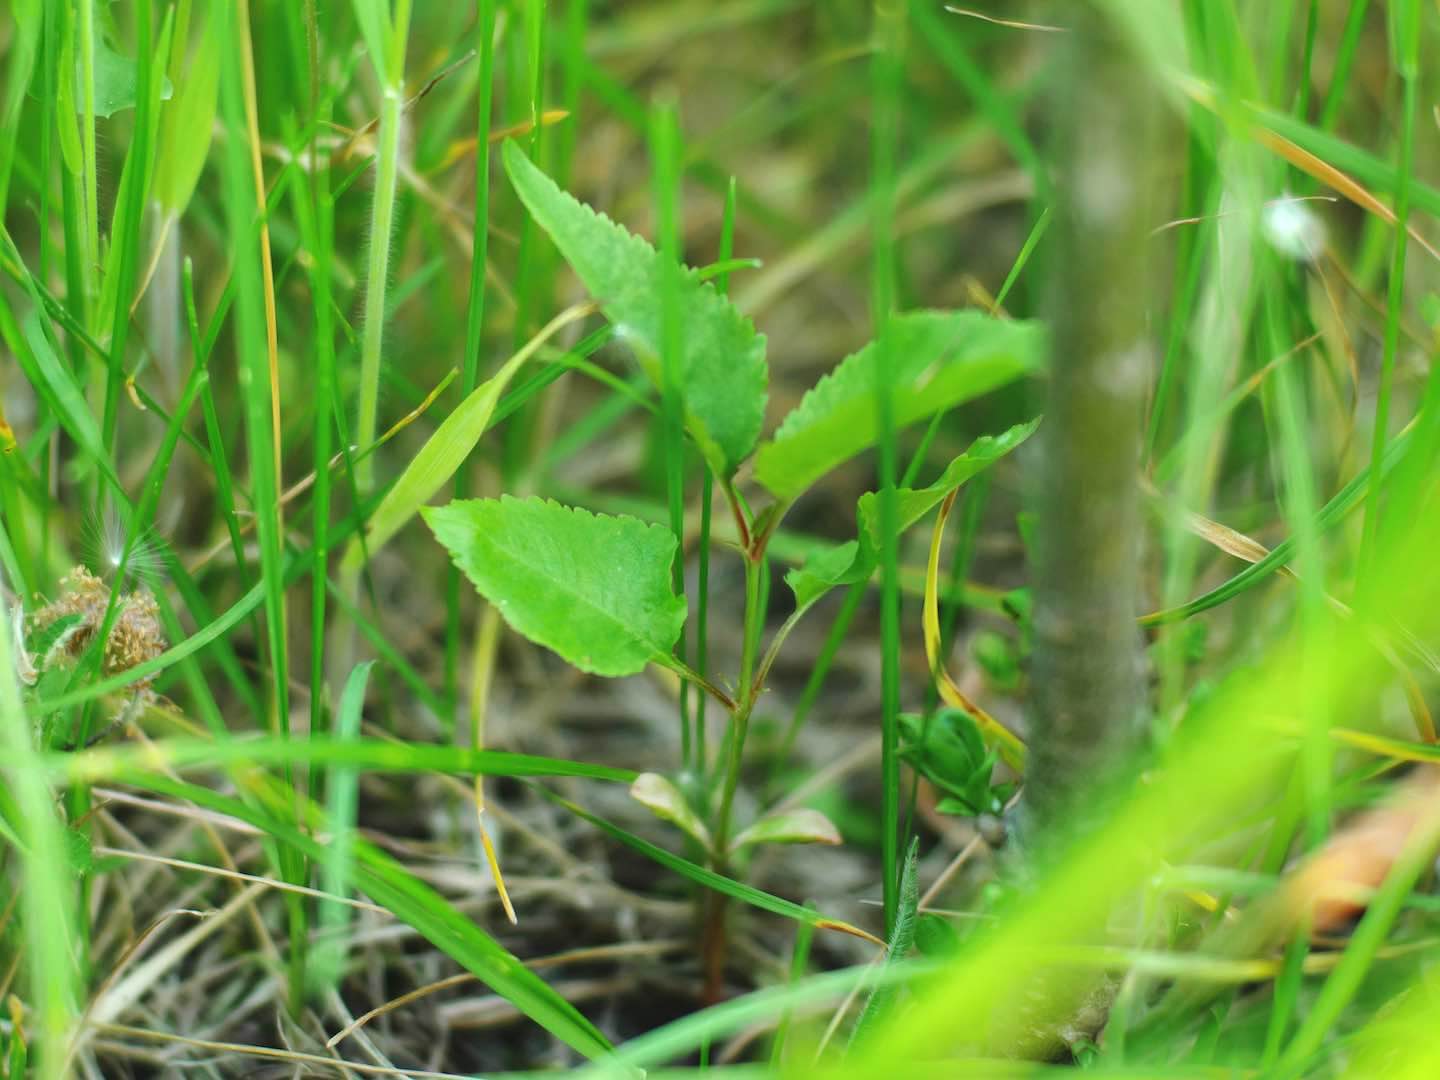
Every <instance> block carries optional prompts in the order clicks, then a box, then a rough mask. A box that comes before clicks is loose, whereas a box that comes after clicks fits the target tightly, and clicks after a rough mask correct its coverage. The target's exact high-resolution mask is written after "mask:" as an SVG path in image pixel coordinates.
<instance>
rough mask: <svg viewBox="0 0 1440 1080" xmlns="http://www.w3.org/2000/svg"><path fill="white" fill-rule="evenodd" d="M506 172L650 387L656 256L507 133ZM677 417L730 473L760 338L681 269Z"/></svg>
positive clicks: (655, 366) (748, 438)
mask: <svg viewBox="0 0 1440 1080" xmlns="http://www.w3.org/2000/svg"><path fill="white" fill-rule="evenodd" d="M504 156H505V171H506V172H507V173H508V174H509V176H510V182H511V183H512V184H513V185H514V187H515V191H516V193H517V194H518V195H519V196H520V200H521V201H522V202H523V203H524V204H525V206H526V207H527V208H528V209H529V211H530V214H531V216H532V217H534V219H535V221H536V222H537V223H538V224H539V225H540V227H541V228H543V229H544V230H545V231H546V232H547V233H548V234H549V235H550V239H551V240H553V241H554V242H555V246H556V247H557V248H559V249H560V253H561V254H562V255H564V256H565V261H566V262H568V263H569V264H570V266H571V268H572V269H574V271H575V273H576V275H578V276H579V278H580V280H581V281H582V282H584V283H585V287H586V288H587V289H589V290H590V292H591V293H592V294H593V295H594V296H595V298H596V299H597V300H598V301H599V303H600V307H601V310H602V311H604V313H605V316H606V318H608V319H609V320H610V321H611V322H612V323H614V324H615V329H616V331H617V334H618V336H620V337H622V338H624V339H625V340H626V341H627V342H629V344H630V346H631V347H632V348H633V349H634V351H635V356H636V359H637V360H638V361H639V362H640V366H641V367H642V368H643V369H644V370H645V373H646V375H648V376H649V378H650V379H651V381H652V382H654V383H655V385H656V386H659V385H660V383H661V379H660V374H661V373H660V355H661V324H662V319H661V315H662V311H661V299H662V297H663V296H664V295H665V294H664V289H663V288H662V283H663V280H664V278H663V271H664V264H663V263H662V261H661V258H660V254H659V252H657V251H656V250H655V249H654V248H653V247H651V246H650V244H648V243H647V242H646V241H645V240H643V239H641V238H640V237H638V236H636V235H634V234H633V233H631V232H628V231H627V230H626V229H624V228H622V227H621V226H619V225H617V224H615V222H613V221H611V220H610V219H609V218H608V217H606V216H605V215H604V214H598V213H596V212H595V211H594V210H592V209H590V207H588V206H586V205H585V204H584V203H582V202H580V201H579V200H577V199H575V198H574V197H573V196H571V195H569V194H568V193H566V192H564V191H562V190H561V189H560V188H559V187H557V186H556V184H555V182H554V181H553V180H551V179H550V178H549V177H548V176H546V175H545V174H544V173H543V172H541V171H540V170H539V169H537V168H536V167H535V166H534V165H532V164H531V163H530V160H529V158H527V157H526V156H525V154H524V152H523V151H521V149H520V148H519V147H518V146H516V145H515V144H514V143H513V142H507V143H506V144H505V150H504ZM678 278H679V280H678V283H677V284H676V288H677V290H678V293H679V297H678V299H679V310H680V317H681V319H682V321H683V324H684V328H685V332H684V345H683V350H684V351H683V354H682V356H681V357H680V364H679V371H680V393H681V397H682V399H683V401H684V405H685V426H686V429H687V430H688V431H689V432H690V434H691V437H692V438H694V440H695V443H696V445H697V446H699V448H700V452H701V453H702V454H704V456H705V460H706V461H707V462H708V463H709V465H710V467H711V469H712V470H714V472H715V473H716V474H717V475H719V476H720V477H721V478H722V479H725V480H728V479H729V478H730V477H731V476H733V475H734V473H735V469H736V468H737V467H738V466H739V464H740V462H741V461H743V460H744V459H745V458H746V457H747V456H749V454H750V451H751V450H753V449H754V448H755V442H756V440H757V439H758V438H759V436H760V424H761V421H762V420H763V419H764V415H765V383H766V368H765V338H764V335H762V334H757V333H756V332H755V327H754V326H753V325H751V323H750V320H749V319H747V318H745V317H744V316H743V315H741V314H740V311H739V309H738V308H736V307H735V306H734V305H733V304H732V303H731V302H730V301H729V299H728V298H727V297H725V296H723V295H722V294H720V293H719V292H717V291H716V290H715V287H714V286H713V285H711V284H709V283H707V282H703V281H701V279H700V275H699V274H697V273H696V272H695V271H694V270H691V269H689V268H684V269H683V270H682V271H681V273H680V274H679V275H678Z"/></svg>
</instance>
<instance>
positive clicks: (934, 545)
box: [924, 491, 1025, 772]
mask: <svg viewBox="0 0 1440 1080" xmlns="http://www.w3.org/2000/svg"><path fill="white" fill-rule="evenodd" d="M956 494H957V492H954V491H952V492H951V493H950V494H949V495H947V496H946V497H945V501H944V502H942V503H941V504H940V513H939V514H938V515H937V516H936V518H935V531H934V533H933V534H932V535H931V537H930V562H929V564H928V565H927V566H926V568H925V614H924V627H925V659H926V661H927V662H928V663H929V665H930V670H931V672H932V673H933V674H934V676H935V685H936V688H937V689H938V690H939V691H940V698H941V700H943V701H944V702H945V704H947V705H949V706H950V707H951V708H955V709H961V710H963V711H964V712H966V713H968V714H969V715H970V716H971V718H973V719H974V721H975V724H976V726H977V727H979V729H980V734H981V735H982V736H984V738H985V741H986V742H988V743H990V744H991V745H993V746H994V747H995V748H996V750H998V751H999V753H1000V757H1001V759H1002V760H1003V761H1004V762H1005V764H1007V765H1009V766H1010V767H1011V768H1012V769H1014V770H1015V771H1016V772H1023V771H1024V770H1025V744H1024V743H1023V742H1021V741H1020V739H1019V738H1018V737H1017V736H1016V735H1015V733H1014V732H1012V731H1010V729H1009V728H1007V727H1006V726H1005V725H1004V724H1002V723H1000V721H999V720H996V719H995V718H994V717H993V716H991V715H990V714H989V713H988V712H986V711H985V710H984V709H982V708H981V707H980V706H979V705H977V704H976V703H975V702H973V701H971V700H970V698H968V697H967V696H966V695H965V693H964V691H962V690H961V689H960V687H959V686H957V685H956V683H955V680H954V679H952V678H951V677H950V673H949V672H948V671H946V670H945V661H944V658H943V657H942V656H941V655H940V584H939V583H940V541H941V540H942V539H943V537H944V536H945V522H946V521H947V520H948V519H949V517H950V510H951V508H952V507H953V506H954V505H955V496H956Z"/></svg>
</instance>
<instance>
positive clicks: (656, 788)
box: [630, 772, 710, 852]
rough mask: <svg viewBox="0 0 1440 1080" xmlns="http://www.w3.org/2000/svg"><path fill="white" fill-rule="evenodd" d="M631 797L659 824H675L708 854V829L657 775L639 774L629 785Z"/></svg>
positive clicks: (678, 790) (677, 790)
mask: <svg viewBox="0 0 1440 1080" xmlns="http://www.w3.org/2000/svg"><path fill="white" fill-rule="evenodd" d="M630 797H631V798H632V799H634V800H635V801H636V802H638V803H640V804H641V805H642V806H644V807H645V808H646V809H648V810H649V811H650V812H651V813H652V814H654V815H655V816H656V817H658V818H659V819H660V820H661V821H668V822H670V823H671V824H672V825H678V826H679V827H680V828H681V829H682V830H683V831H684V832H686V833H688V834H689V835H690V836H691V838H692V839H694V840H695V841H696V842H698V843H699V845H700V846H701V848H703V849H704V850H705V851H707V852H708V851H710V830H709V829H707V828H706V827H705V823H704V822H703V821H701V820H700V816H699V815H698V814H696V813H695V811H694V810H692V809H691V808H690V804H689V803H688V802H686V801H685V796H684V794H683V793H682V792H681V791H680V789H679V788H678V787H676V786H675V785H674V784H672V783H671V782H670V781H669V780H667V779H665V777H663V776H661V775H660V774H659V773H653V772H647V773H641V774H640V775H639V776H637V777H636V778H635V782H634V783H633V784H631V785H630Z"/></svg>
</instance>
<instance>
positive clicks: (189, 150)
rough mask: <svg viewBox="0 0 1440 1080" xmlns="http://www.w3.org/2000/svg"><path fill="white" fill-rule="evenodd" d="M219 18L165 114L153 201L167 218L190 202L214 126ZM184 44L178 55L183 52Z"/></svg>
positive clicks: (208, 26)
mask: <svg viewBox="0 0 1440 1080" xmlns="http://www.w3.org/2000/svg"><path fill="white" fill-rule="evenodd" d="M218 22H219V20H218V19H215V18H211V19H210V21H209V22H208V23H206V25H205V32H204V34H203V35H202V36H201V38H200V44H199V46H198V48H197V49H196V51H195V56H194V58H193V59H192V60H191V61H190V66H189V68H188V69H187V70H186V72H185V78H184V80H183V81H182V82H181V84H180V92H179V93H178V94H177V95H176V96H175V99H174V100H173V101H172V102H171V104H170V105H169V106H168V107H167V108H166V109H165V110H164V115H163V117H162V124H163V132H162V135H161V145H160V156H159V160H158V161H157V163H156V166H155V198H156V199H157V200H158V201H159V203H160V205H161V206H162V207H164V208H165V209H166V210H167V211H169V212H170V213H171V214H179V213H180V212H181V211H183V210H184V209H185V207H186V205H187V204H188V203H189V202H190V196H191V195H192V194H193V193H194V191H195V184H196V182H197V181H198V180H199V179H200V171H201V170H202V169H203V168H204V167H205V156H206V154H208V153H209V151H210V135H211V132H212V130H213V129H214V127H215V107H216V101H217V99H218V96H219V94H218V91H219V87H220V35H219V33H218V32H217V29H216V27H217V24H218ZM183 44H184V43H183V42H182V43H180V45H177V47H176V49H177V52H179V51H183Z"/></svg>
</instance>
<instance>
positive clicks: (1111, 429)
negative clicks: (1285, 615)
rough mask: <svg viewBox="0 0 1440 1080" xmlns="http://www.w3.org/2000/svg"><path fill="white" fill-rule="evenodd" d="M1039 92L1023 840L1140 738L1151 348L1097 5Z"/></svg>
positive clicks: (1143, 127)
mask: <svg viewBox="0 0 1440 1080" xmlns="http://www.w3.org/2000/svg"><path fill="white" fill-rule="evenodd" d="M1065 6H1066V9H1067V11H1066V14H1067V16H1068V19H1067V21H1068V22H1069V23H1070V25H1071V26H1072V27H1073V30H1072V31H1071V32H1070V33H1068V34H1065V35H1064V41H1063V43H1062V44H1060V46H1059V50H1060V53H1061V57H1060V62H1061V65H1062V66H1061V68H1060V75H1059V78H1058V79H1057V82H1056V87H1055V89H1056V94H1055V97H1054V99H1053V102H1052V125H1051V130H1052V131H1053V132H1054V135H1053V137H1052V148H1051V150H1052V160H1053V162H1054V166H1055V170H1056V181H1057V182H1056V195H1057V200H1058V201H1057V205H1056V207H1055V226H1054V227H1053V228H1052V230H1051V237H1052V242H1053V245H1054V246H1053V248H1052V250H1051V252H1050V255H1051V263H1050V286H1049V312H1048V313H1049V321H1050V326H1051V332H1052V344H1051V360H1050V378H1049V389H1048V400H1047V403H1046V407H1045V423H1044V425H1043V426H1042V429H1041V440H1040V441H1041V455H1042V458H1041V461H1040V462H1039V465H1040V475H1039V477H1038V480H1037V484H1036V487H1037V494H1038V497H1039V501H1038V503H1037V510H1038V513H1039V527H1038V529H1037V534H1038V541H1037V544H1036V549H1035V552H1034V556H1035V568H1034V580H1035V654H1034V668H1033V685H1034V694H1033V710H1034V714H1033V721H1032V724H1033V735H1032V742H1031V745H1032V748H1033V749H1032V753H1031V758H1030V768H1029V775H1028V776H1027V778H1026V784H1025V797H1024V802H1023V812H1022V823H1023V829H1022V837H1023V839H1024V843H1025V846H1026V847H1027V848H1028V849H1030V850H1032V852H1033V851H1034V850H1035V849H1036V848H1049V847H1051V846H1052V843H1056V842H1059V841H1061V840H1063V839H1065V837H1066V836H1073V835H1074V834H1075V832H1076V831H1077V830H1083V829H1084V826H1085V818H1086V816H1087V814H1091V813H1093V812H1094V809H1095V808H1096V807H1097V806H1103V800H1102V801H1100V802H1098V803H1097V794H1098V792H1097V785H1098V784H1099V782H1101V781H1102V780H1103V778H1104V777H1105V776H1106V775H1107V774H1108V773H1110V772H1111V770H1113V769H1114V768H1115V766H1116V765H1117V764H1118V763H1119V762H1121V761H1122V760H1123V759H1125V758H1126V757H1127V756H1128V754H1129V753H1130V752H1131V751H1133V750H1134V749H1136V748H1137V747H1138V745H1139V742H1140V739H1141V732H1142V722H1141V712H1142V710H1141V692H1142V688H1141V668H1140V639H1139V634H1138V632H1137V630H1136V625H1135V617H1136V614H1137V606H1138V605H1137V589H1138V585H1139V569H1140V565H1139V560H1140V533H1141V513H1140V503H1139V489H1138V486H1137V479H1138V469H1139V465H1140V451H1141V444H1142V436H1143V431H1142V417H1143V411H1144V404H1145V393H1146V386H1147V380H1148V377H1149V372H1150V368H1151V347H1150V342H1149V340H1148V334H1147V326H1146V310H1147V305H1146V294H1147V288H1146V286H1147V266H1148V260H1147V248H1148V246H1149V245H1148V234H1149V231H1150V228H1151V226H1152V224H1153V218H1152V215H1151V213H1150V212H1149V211H1148V210H1147V204H1148V203H1149V202H1150V196H1151V193H1152V191H1153V187H1154V185H1153V177H1152V175H1151V174H1152V167H1153V162H1152V158H1153V154H1152V142H1153V134H1154V127H1155V124H1154V121H1155V119H1156V117H1155V115H1154V113H1155V106H1156V103H1157V99H1158V93H1157V91H1156V89H1155V88H1154V87H1153V86H1147V81H1148V79H1147V73H1146V71H1145V69H1144V67H1143V65H1142V64H1141V62H1140V61H1139V60H1138V59H1137V58H1136V57H1135V56H1134V55H1133V54H1132V52H1131V51H1130V49H1129V48H1128V47H1127V45H1126V42H1125V40H1124V38H1123V36H1122V34H1121V33H1120V31H1119V29H1118V28H1117V26H1116V24H1115V23H1114V22H1112V21H1111V20H1110V19H1109V18H1107V17H1106V16H1104V15H1103V14H1102V13H1101V12H1102V11H1103V9H1104V8H1105V7H1107V6H1108V5H1104V4H1100V3H1091V2H1085V3H1076V4H1073V5H1069V4H1067V5H1065Z"/></svg>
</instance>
